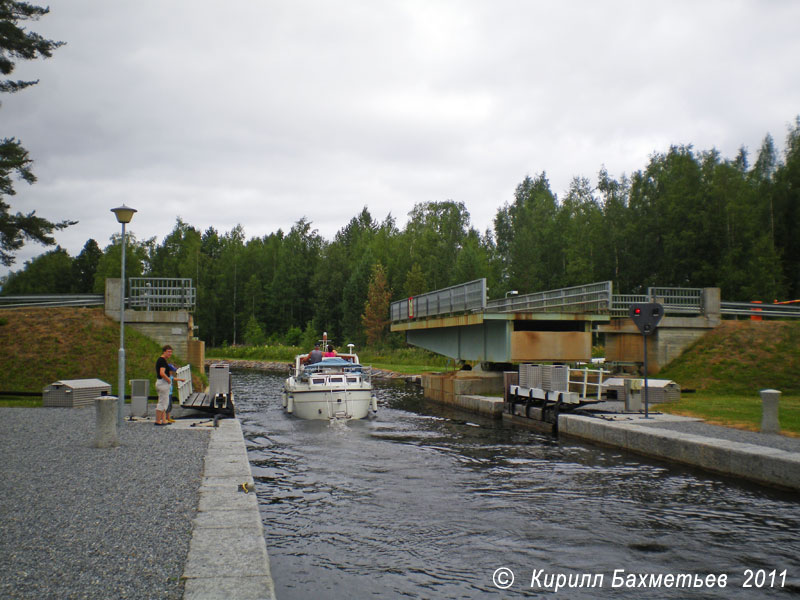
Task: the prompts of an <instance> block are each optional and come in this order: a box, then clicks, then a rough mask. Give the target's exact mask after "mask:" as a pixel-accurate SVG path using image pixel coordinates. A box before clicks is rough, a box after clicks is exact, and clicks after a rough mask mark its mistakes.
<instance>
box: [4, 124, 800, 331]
mask: <svg viewBox="0 0 800 600" xmlns="http://www.w3.org/2000/svg"><path fill="white" fill-rule="evenodd" d="M799 210H800V117H798V118H796V120H795V123H794V124H793V125H792V127H790V129H789V132H788V135H787V138H786V144H785V147H784V149H783V152H782V155H781V154H780V153H779V151H778V150H777V149H776V147H775V144H774V142H773V140H772V138H771V137H770V136H767V137H766V138H765V139H764V141H763V144H762V145H761V148H760V149H759V151H758V153H757V154H756V156H755V161H754V162H753V163H752V164H750V160H749V157H748V154H747V152H746V151H745V150H744V149H742V150H741V151H740V152H739V153H738V155H737V156H736V157H735V158H734V159H725V158H723V157H721V156H720V154H719V152H717V151H716V150H710V151H696V150H695V149H694V148H692V147H691V146H673V147H670V148H669V150H667V151H666V152H663V153H655V154H653V155H652V156H651V157H650V159H649V163H648V164H647V166H646V167H645V168H643V169H640V170H638V171H636V172H634V173H633V174H632V175H631V176H630V177H627V176H623V177H621V178H616V179H615V178H613V177H612V176H611V175H609V173H608V172H607V171H606V170H605V169H601V170H600V172H599V174H598V177H597V184H596V185H592V184H591V182H590V181H589V180H588V179H586V178H583V177H576V178H574V179H573V180H572V182H571V185H570V186H569V189H568V190H567V192H566V193H565V195H564V196H563V198H558V197H557V196H556V194H555V193H553V191H552V189H551V187H550V184H549V182H548V180H547V177H546V174H545V173H541V174H539V175H536V176H534V177H530V176H529V177H525V178H524V180H523V181H522V182H521V183H520V184H519V185H518V186H517V188H516V190H515V193H514V197H513V199H511V200H510V201H508V202H506V203H505V204H504V205H503V206H501V207H500V208H498V210H497V213H496V215H495V218H494V223H493V227H492V228H490V229H488V230H487V231H485V232H479V231H478V230H476V229H475V228H474V227H473V226H472V225H471V222H470V215H469V213H468V211H467V210H466V208H465V206H464V204H463V203H461V202H455V201H452V200H447V201H441V202H423V203H419V204H417V205H416V206H414V208H413V210H412V211H411V212H410V213H409V215H408V217H409V219H408V222H407V224H406V225H405V226H404V227H402V228H401V227H398V225H397V223H396V221H395V219H394V217H392V215H391V214H390V215H388V216H387V217H386V218H385V219H384V220H382V221H379V220H376V219H375V218H374V217H373V215H372V214H370V212H369V210H368V208H366V207H365V208H363V209H362V210H361V212H359V213H358V214H357V215H355V216H354V217H352V218H351V219H350V221H349V222H348V223H347V224H346V225H344V226H343V227H342V228H341V229H340V230H339V231H338V232H337V233H336V235H335V236H334V238H333V239H332V240H326V239H323V238H322V237H321V236H320V235H319V234H318V232H317V231H316V230H315V229H314V228H313V226H312V225H313V224H312V223H311V222H310V221H309V220H307V219H306V218H305V217H304V218H301V219H300V220H299V221H297V222H296V223H295V224H294V226H293V227H292V228H291V229H290V230H289V231H288V232H284V231H281V230H278V231H276V232H275V233H271V234H269V235H266V236H262V237H253V238H250V239H245V234H244V230H243V229H242V227H241V226H237V227H234V228H233V229H232V230H230V231H228V232H224V233H222V232H219V231H217V230H216V229H214V228H213V227H211V228H208V229H207V230H206V231H202V232H201V231H200V230H198V229H196V228H195V227H192V226H191V225H189V224H188V223H185V222H184V221H183V220H181V219H180V218H178V219H177V221H176V224H175V228H174V229H173V230H172V232H171V233H169V235H167V236H166V237H165V238H164V239H163V240H162V241H161V242H160V243H158V242H157V241H156V240H155V238H153V239H148V240H144V241H139V240H137V239H136V238H135V237H134V236H132V235H130V236H129V242H128V248H127V254H126V261H127V262H126V264H127V267H126V270H127V274H128V275H129V276H131V277H136V276H152V277H186V278H191V279H193V280H194V285H195V287H196V288H197V307H196V311H195V322H196V324H197V325H198V326H199V336H200V338H201V339H203V340H205V341H206V342H207V343H208V344H210V345H221V344H223V343H253V344H258V343H266V342H277V341H281V342H284V343H298V342H301V341H302V342H305V341H306V340H309V339H314V338H315V337H316V336H318V335H319V334H320V332H322V331H327V332H328V333H329V335H330V336H331V337H332V338H333V339H335V340H337V341H341V342H345V343H346V342H351V341H352V342H353V343H356V344H358V345H362V344H364V343H365V342H369V343H371V344H378V345H379V344H382V343H387V342H389V343H401V340H400V339H392V338H391V336H389V335H388V334H387V327H386V324H387V320H388V303H389V302H390V300H395V299H399V298H404V297H408V296H412V295H416V294H420V293H424V292H427V291H431V290H434V289H439V288H443V287H447V286H449V285H455V284H458V283H463V282H466V281H471V280H474V279H478V278H482V277H485V278H486V279H487V285H488V290H489V296H490V297H493V298H496V297H502V296H503V295H504V293H505V292H507V291H509V290H518V291H519V293H520V294H523V293H527V292H534V291H543V290H548V289H556V288H560V287H564V286H571V285H579V284H584V283H591V282H595V281H605V280H612V281H613V284H614V289H615V291H616V292H617V293H639V292H642V291H643V290H644V289H645V288H646V287H647V286H649V285H659V286H675V287H708V286H714V287H720V288H721V290H722V297H723V298H724V299H725V300H731V301H749V300H763V301H772V300H774V299H796V298H800V247H798V246H799V245H800V213H799V212H798V211H799ZM120 248H121V244H120V235H119V234H116V235H115V236H113V237H112V238H111V242H110V243H109V244H108V245H107V246H106V247H105V248H104V249H101V248H100V247H99V245H98V244H97V242H96V241H95V240H89V241H87V242H86V245H85V246H84V248H83V250H82V251H81V252H80V254H79V255H78V256H76V257H74V258H73V257H70V256H69V254H68V253H67V252H66V251H65V250H63V249H62V248H60V247H57V248H56V249H54V250H52V251H50V252H47V253H46V254H43V255H41V256H39V257H37V258H35V259H33V260H31V261H28V262H27V263H26V264H25V267H24V269H23V270H21V271H19V272H13V273H11V274H10V275H9V276H7V277H6V279H5V281H4V282H3V288H2V293H3V294H7V295H11V294H30V293H67V292H73V293H81V292H94V293H102V291H103V288H104V281H105V278H106V277H118V276H119V268H120V258H121V257H120Z"/></svg>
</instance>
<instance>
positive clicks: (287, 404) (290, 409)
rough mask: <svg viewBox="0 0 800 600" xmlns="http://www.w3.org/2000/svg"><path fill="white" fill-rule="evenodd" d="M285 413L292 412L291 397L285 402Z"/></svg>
mask: <svg viewBox="0 0 800 600" xmlns="http://www.w3.org/2000/svg"><path fill="white" fill-rule="evenodd" d="M286 412H288V413H293V412H294V398H293V397H292V396H289V398H288V399H287V400H286Z"/></svg>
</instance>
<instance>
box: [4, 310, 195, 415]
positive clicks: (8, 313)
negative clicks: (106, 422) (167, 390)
mask: <svg viewBox="0 0 800 600" xmlns="http://www.w3.org/2000/svg"><path fill="white" fill-rule="evenodd" d="M118 353H119V324H118V323H116V322H114V321H112V320H111V319H109V318H108V317H106V316H105V314H104V313H103V309H100V308H30V309H13V310H11V309H7V310H0V365H2V368H0V391H3V392H10V391H13V392H38V393H41V392H42V389H43V388H44V387H45V386H47V385H48V384H50V383H53V382H54V381H58V380H61V379H95V378H96V379H101V380H102V381H105V382H106V383H109V384H111V386H112V392H113V393H115V394H116V392H117V362H118ZM160 354H161V346H160V345H159V344H158V343H157V342H155V341H153V340H151V339H150V338H148V337H146V336H144V335H142V334H140V333H139V332H138V331H135V330H133V329H131V328H130V327H126V328H125V367H126V369H125V370H126V383H125V384H126V386H127V390H126V393H127V394H130V383H129V380H131V379H149V380H150V381H151V384H150V394H151V395H155V391H154V390H153V383H152V382H153V381H154V380H155V376H154V366H153V365H154V364H155V360H156V358H158V356H159V355H160ZM175 364H178V365H182V364H186V362H185V361H183V360H181V359H180V357H176V360H175ZM192 379H193V384H194V386H195V388H196V389H197V388H198V386H199V388H200V389H202V387H203V386H204V385H205V383H204V382H205V376H204V375H203V376H200V375H199V374H196V373H193V374H192ZM41 403H42V401H41V398H9V397H6V396H0V406H41Z"/></svg>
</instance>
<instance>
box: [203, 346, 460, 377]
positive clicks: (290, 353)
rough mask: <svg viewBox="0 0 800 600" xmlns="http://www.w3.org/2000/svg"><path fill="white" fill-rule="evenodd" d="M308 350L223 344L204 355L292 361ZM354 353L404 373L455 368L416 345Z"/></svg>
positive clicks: (369, 362) (379, 366)
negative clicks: (414, 346)
mask: <svg viewBox="0 0 800 600" xmlns="http://www.w3.org/2000/svg"><path fill="white" fill-rule="evenodd" d="M308 350H309V349H308V348H300V347H299V346H224V347H220V348H208V349H206V357H207V358H220V359H238V360H252V361H261V362H282V363H292V362H294V357H295V356H297V355H298V354H301V353H304V352H308ZM340 351H342V352H346V351H347V350H346V349H344V348H343V349H340ZM355 352H356V353H357V354H358V359H359V360H360V361H361V362H362V363H363V364H365V365H370V366H371V367H373V368H375V369H383V370H386V371H394V372H396V373H403V374H407V375H416V374H419V373H425V372H428V371H444V370H447V369H448V368H449V369H453V368H454V367H455V365H454V363H453V361H452V360H450V359H448V358H446V357H443V356H439V355H437V354H433V353H431V352H427V351H425V350H420V349H418V348H402V349H398V350H384V351H376V350H372V349H370V348H360V349H359V348H356V349H355Z"/></svg>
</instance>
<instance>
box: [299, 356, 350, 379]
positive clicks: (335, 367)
mask: <svg viewBox="0 0 800 600" xmlns="http://www.w3.org/2000/svg"><path fill="white" fill-rule="evenodd" d="M362 369H363V367H362V366H361V365H360V364H358V363H352V362H350V361H349V360H345V359H344V358H339V357H334V358H325V359H323V360H322V361H320V362H318V363H314V364H312V365H306V366H305V367H303V374H304V375H309V374H311V373H325V372H329V371H334V372H337V373H341V372H344V373H360V372H361V370H362Z"/></svg>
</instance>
